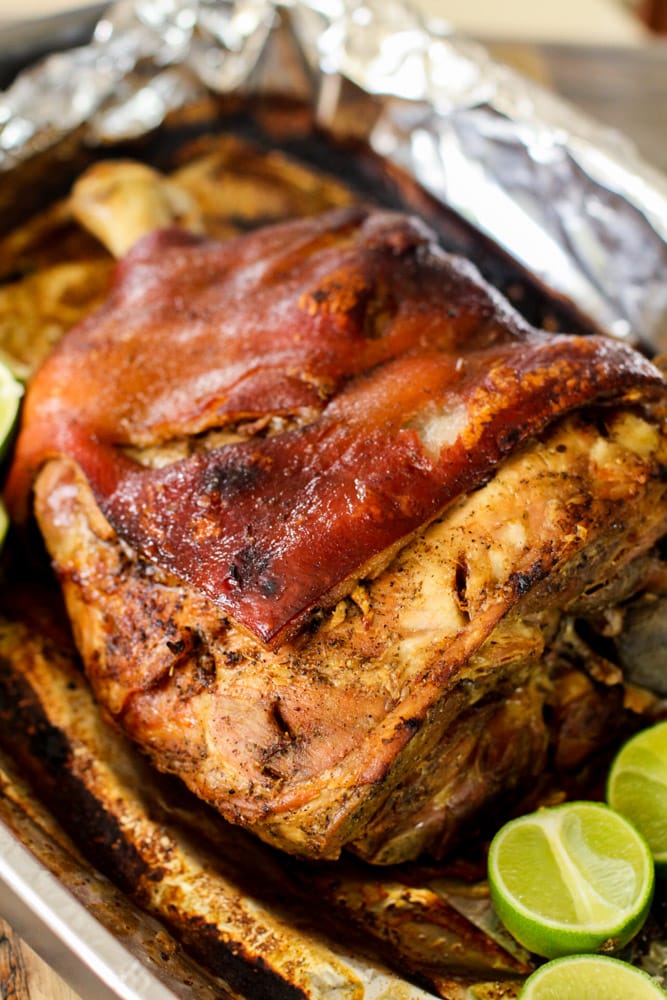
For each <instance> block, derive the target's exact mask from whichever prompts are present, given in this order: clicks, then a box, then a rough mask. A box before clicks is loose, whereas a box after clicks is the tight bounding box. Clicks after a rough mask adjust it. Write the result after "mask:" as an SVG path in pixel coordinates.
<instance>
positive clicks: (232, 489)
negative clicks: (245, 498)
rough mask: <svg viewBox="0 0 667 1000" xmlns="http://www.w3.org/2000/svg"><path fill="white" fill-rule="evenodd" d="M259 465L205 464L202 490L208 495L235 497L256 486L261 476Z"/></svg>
mask: <svg viewBox="0 0 667 1000" xmlns="http://www.w3.org/2000/svg"><path fill="white" fill-rule="evenodd" d="M261 471H262V470H261V469H260V467H259V466H258V465H243V464H241V463H240V462H239V463H238V464H237V465H232V464H231V463H229V462H226V463H225V464H220V465H214V464H212V463H211V462H209V463H207V464H205V466H204V470H203V473H202V477H201V489H202V492H203V493H206V494H217V495H219V496H222V497H233V496H235V495H236V494H237V493H243V492H246V491H247V490H250V489H252V488H253V486H255V484H256V483H257V480H258V479H259V477H260V475H261Z"/></svg>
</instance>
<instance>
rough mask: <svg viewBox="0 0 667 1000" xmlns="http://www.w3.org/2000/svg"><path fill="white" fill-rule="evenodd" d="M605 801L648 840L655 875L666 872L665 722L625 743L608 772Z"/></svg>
mask: <svg viewBox="0 0 667 1000" xmlns="http://www.w3.org/2000/svg"><path fill="white" fill-rule="evenodd" d="M607 802H608V803H609V805H610V806H611V807H612V808H613V809H617V810H618V811H619V812H621V813H623V815H624V816H627V818H628V819H629V820H630V821H631V822H632V823H634V825H635V826H636V827H637V829H638V830H639V831H641V833H642V834H643V835H644V837H645V838H646V840H647V841H648V846H649V847H650V848H651V851H652V852H653V857H654V859H655V863H656V868H657V870H658V874H659V875H663V876H664V875H667V722H659V723H658V724H657V725H655V726H651V727H650V728H649V729H644V730H642V732H640V733H637V735H636V736H633V737H632V738H631V739H629V740H628V742H627V743H625V744H624V745H623V746H622V747H621V749H620V750H619V752H618V754H617V755H616V758H615V760H614V762H613V763H612V765H611V769H610V771H609V778H608V780H607Z"/></svg>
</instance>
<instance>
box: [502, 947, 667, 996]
mask: <svg viewBox="0 0 667 1000" xmlns="http://www.w3.org/2000/svg"><path fill="white" fill-rule="evenodd" d="M666 996H667V993H665V992H664V991H663V990H661V989H660V987H659V986H658V985H657V983H656V982H655V980H653V979H651V977H650V976H647V975H646V973H645V972H642V971H641V969H636V968H635V967H634V966H633V965H628V963H627V962H620V961H619V960H618V959H617V958H608V957H607V956H605V955H576V956H574V957H570V958H557V959H556V960H555V961H554V962H547V964H546V965H543V966H542V968H541V969H538V970H537V972H534V973H533V974H532V976H530V978H529V979H527V980H526V982H525V984H524V987H523V989H522V990H521V993H519V1000H583V998H584V997H585V998H586V1000H665V997H666Z"/></svg>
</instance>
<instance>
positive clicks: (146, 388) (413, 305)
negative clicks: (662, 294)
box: [9, 207, 661, 648]
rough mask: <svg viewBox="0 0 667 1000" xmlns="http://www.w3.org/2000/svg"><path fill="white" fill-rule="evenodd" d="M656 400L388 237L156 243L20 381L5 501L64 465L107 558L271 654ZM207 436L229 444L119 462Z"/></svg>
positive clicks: (294, 228)
mask: <svg viewBox="0 0 667 1000" xmlns="http://www.w3.org/2000/svg"><path fill="white" fill-rule="evenodd" d="M660 382H661V380H660V376H659V374H658V372H657V371H656V370H655V369H654V368H653V367H652V366H651V365H650V364H649V363H648V362H646V361H645V360H644V359H643V358H641V357H640V356H639V355H638V354H635V353H634V352H633V351H632V350H631V349H629V348H627V347H626V346H625V345H623V344H620V343H612V342H611V341H609V340H607V339H605V338H603V337H588V338H586V337H568V336H558V335H549V334H544V333H541V332H539V331H537V330H533V329H532V328H530V327H529V326H528V325H527V324H526V323H525V322H523V321H522V320H521V319H520V317H519V316H518V315H517V314H515V313H514V312H513V311H512V310H511V309H510V308H509V306H507V305H506V304H505V303H504V302H503V301H502V300H501V299H500V297H499V296H498V295H497V294H495V293H494V292H493V291H492V289H490V288H489V287H488V286H486V285H485V284H484V283H483V282H482V280H481V279H480V277H479V276H478V275H477V273H476V272H475V271H474V268H472V267H471V265H469V264H467V263H466V262H464V261H461V260H459V259H455V258H451V257H448V256H447V255H446V254H444V253H443V252H442V251H441V250H440V249H439V248H438V246H437V245H436V244H435V242H434V240H433V238H432V237H431V234H430V232H429V231H428V229H427V228H426V227H425V226H423V225H421V224H420V223H419V222H417V221H416V220H412V219H409V218H407V217H403V216H401V215H397V214H394V213H385V212H368V211H366V210H364V209H361V208H356V207H352V208H348V209H342V210H339V211H337V212H333V213H329V214H325V215H324V216H320V217H318V218H316V219H306V220H299V221H296V222H292V223H287V224H284V225H278V226H273V227H266V228H264V229H263V230H260V231H257V232H255V233H252V234H250V235H248V236H246V237H243V238H241V239H237V240H231V241H228V242H226V243H219V242H217V241H212V240H207V239H203V238H200V237H196V236H194V235H191V234H188V233H185V232H183V231H181V230H168V231H164V230H162V231H157V232H156V233H155V234H152V235H150V236H149V237H147V238H146V239H144V240H142V241H140V242H139V244H138V245H137V246H135V247H134V249H133V250H132V252H131V253H130V254H129V255H128V256H127V257H126V258H125V259H124V260H123V262H122V263H121V264H120V265H119V269H118V272H117V275H116V281H115V285H114V288H113V291H112V293H111V295H110V297H109V299H108V300H107V303H106V304H105V305H104V306H103V307H102V308H101V309H100V310H98V311H96V312H95V313H94V314H93V315H92V316H91V317H90V319H89V320H88V321H84V322H83V323H82V324H81V325H79V326H78V327H77V328H76V329H75V330H74V331H72V332H70V334H69V335H68V337H67V338H66V340H65V341H63V342H62V344H61V345H58V347H56V349H55V350H54V352H53V354H52V355H51V356H50V357H49V359H48V361H47V362H46V364H45V365H44V366H43V368H42V369H41V371H40V372H39V374H38V375H37V377H36V379H35V382H34V385H33V388H32V391H31V393H30V395H29V397H28V400H27V403H26V421H25V427H24V431H23V433H22V435H21V437H20V440H19V444H18V452H17V461H16V463H15V465H14V470H13V473H12V475H11V477H10V483H9V495H10V499H11V501H12V503H13V506H14V509H15V510H16V509H18V508H19V506H20V504H21V500H22V498H24V497H25V496H26V495H27V492H28V489H29V485H30V483H31V481H32V479H33V477H34V474H35V471H36V470H37V469H38V468H39V466H40V465H41V464H42V463H43V461H44V459H45V457H47V456H48V455H55V454H67V455H70V456H72V457H73V458H75V459H76V461H77V462H78V464H79V465H80V467H81V469H82V470H83V473H84V475H85V476H86V478H87V480H88V481H89V483H90V484H91V487H92V489H93V493H94V495H95V497H96V500H97V502H98V504H99V506H100V508H101V510H102V511H103V513H104V514H105V516H106V517H107V518H108V520H109V521H110V523H111V524H112V525H113V526H114V528H115V529H116V530H117V531H118V533H119V534H120V536H121V537H122V538H123V539H124V540H125V541H126V542H128V543H129V544H130V545H132V546H133V547H134V548H135V549H137V551H140V552H142V553H143V555H144V556H145V557H147V558H148V559H150V560H151V561H152V562H154V563H157V564H158V565H160V566H161V567H162V568H163V569H166V570H168V571H170V572H173V573H174V574H176V575H177V576H179V577H180V578H181V579H183V580H186V581H188V582H189V583H190V584H192V585H193V586H194V587H195V588H196V589H197V590H199V591H201V592H202V593H204V594H206V595H207V596H208V597H210V598H212V600H213V601H215V603H216V604H218V606H219V607H220V608H221V610H222V611H223V612H224V613H225V614H227V615H229V616H230V617H231V618H232V620H233V621H234V622H235V623H237V624H238V625H240V626H242V627H243V628H245V629H246V630H247V631H248V632H249V633H250V634H252V635H254V636H255V637H256V638H257V639H259V640H260V641H261V642H263V643H265V644H267V645H270V646H273V647H274V648H275V647H276V646H279V645H280V643H281V642H282V641H283V640H284V639H286V638H289V637H290V635H292V634H294V633H295V632H296V631H298V630H299V628H301V626H302V625H303V623H304V620H305V619H306V618H307V617H308V616H309V615H310V614H311V613H312V612H313V610H314V609H315V608H319V607H322V606H333V605H334V604H335V603H336V601H337V600H338V599H339V598H341V597H343V596H345V595H346V594H348V593H349V592H350V591H351V589H352V588H353V586H354V584H355V581H356V580H357V579H359V578H360V577H367V576H373V575H376V574H377V572H379V571H380V570H381V569H382V568H384V566H386V565H387V563H388V562H389V560H390V558H391V556H392V555H393V553H394V552H395V551H397V549H398V548H399V547H400V546H402V545H403V544H405V542H406V541H407V540H408V539H409V538H410V536H411V535H412V534H413V533H414V532H415V531H417V530H418V529H420V528H421V527H422V526H423V525H424V524H427V523H428V522H430V521H432V520H433V519H434V518H435V517H437V516H438V515H439V514H440V512H441V511H442V510H443V509H444V508H445V507H446V506H447V505H448V504H449V503H451V502H452V501H453V500H454V499H456V497H457V496H460V495H461V494H463V493H464V492H466V491H468V490H470V489H473V488H475V487H477V486H479V485H480V484H481V483H483V482H484V481H485V480H486V479H487V478H488V477H489V476H490V475H492V473H493V471H494V469H495V467H496V465H497V463H498V462H499V461H500V460H501V459H502V458H503V457H504V456H506V455H507V454H510V453H511V451H512V450H513V449H514V448H516V446H517V445H518V444H519V443H521V442H522V441H524V440H526V439H527V438H528V437H529V436H530V435H531V434H534V433H536V432H539V431H540V429H541V428H542V427H544V426H545V425H546V424H547V423H548V422H550V421H552V420H553V419H554V418H555V417H556V416H557V415H558V414H559V413H564V412H567V411H568V410H571V409H573V408H574V407H577V406H581V405H584V404H587V403H591V402H600V401H604V400H606V399H608V398H623V397H626V396H627V397H628V398H630V397H631V396H632V395H633V394H634V393H636V392H637V391H641V389H645V390H646V391H650V390H651V389H654V390H655V388H656V387H657V386H658V385H659V384H660ZM272 421H274V422H276V421H277V429H278V431H279V432H278V433H270V430H271V422H272ZM221 428H223V429H231V430H236V431H241V434H242V435H243V437H244V438H245V439H241V440H237V441H227V442H226V444H225V445H224V447H210V448H204V449H198V450H196V451H195V452H194V453H193V454H190V455H188V456H186V457H185V458H183V459H181V460H180V461H177V462H170V463H168V464H167V465H165V466H164V467H161V468H146V466H145V465H143V464H142V463H141V462H140V461H137V456H136V455H133V454H129V453H128V449H130V448H141V447H145V446H155V445H161V444H164V443H168V442H170V441H174V439H184V438H193V437H201V435H204V434H206V433H207V432H209V431H211V430H213V429H215V430H219V429H221ZM267 431H269V433H266V432H267Z"/></svg>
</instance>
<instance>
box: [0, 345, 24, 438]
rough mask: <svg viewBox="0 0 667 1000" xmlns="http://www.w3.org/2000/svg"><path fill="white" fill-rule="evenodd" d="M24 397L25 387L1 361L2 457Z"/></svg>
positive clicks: (0, 427)
mask: <svg viewBox="0 0 667 1000" xmlns="http://www.w3.org/2000/svg"><path fill="white" fill-rule="evenodd" d="M22 396H23V386H22V385H21V383H20V382H18V381H17V380H16V379H15V378H14V376H13V375H12V373H11V371H10V370H9V368H8V367H7V365H5V364H3V363H2V362H1V361H0V457H1V456H2V454H3V453H4V451H5V448H6V447H7V442H8V441H9V439H10V437H11V434H12V431H13V430H14V426H15V424H16V418H17V416H18V412H19V406H20V405H21V397H22Z"/></svg>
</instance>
